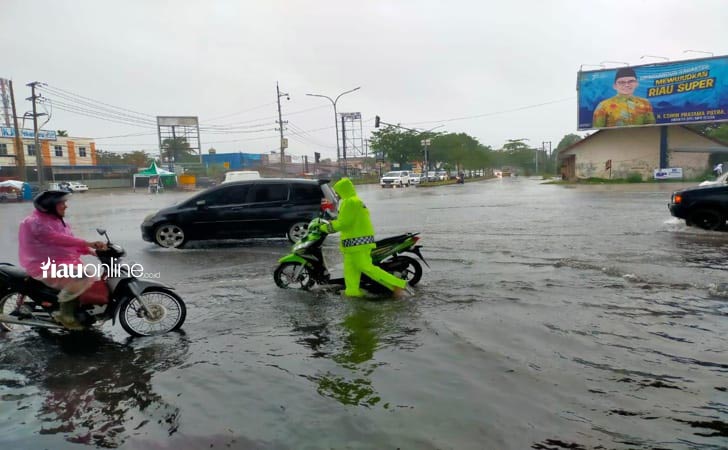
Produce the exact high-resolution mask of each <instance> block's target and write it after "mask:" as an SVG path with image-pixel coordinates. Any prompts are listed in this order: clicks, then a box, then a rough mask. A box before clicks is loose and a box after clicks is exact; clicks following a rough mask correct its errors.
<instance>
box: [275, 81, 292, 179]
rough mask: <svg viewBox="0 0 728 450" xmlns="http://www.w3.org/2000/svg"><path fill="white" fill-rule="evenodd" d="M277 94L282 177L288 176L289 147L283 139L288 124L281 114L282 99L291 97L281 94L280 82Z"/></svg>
mask: <svg viewBox="0 0 728 450" xmlns="http://www.w3.org/2000/svg"><path fill="white" fill-rule="evenodd" d="M276 93H277V94H278V126H279V127H280V128H278V130H279V131H280V132H281V177H285V176H286V159H285V158H286V157H285V151H286V147H287V146H288V145H287V143H286V141H285V140H284V139H283V124H284V123H288V122H283V114H282V113H281V97H286V98H287V99H288V100H290V99H291V97H289V96H288V94H287V93H285V92H284V93H282V94H281V89H280V88H279V87H278V82H277V81H276Z"/></svg>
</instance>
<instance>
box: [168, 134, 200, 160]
mask: <svg viewBox="0 0 728 450" xmlns="http://www.w3.org/2000/svg"><path fill="white" fill-rule="evenodd" d="M162 154H163V155H164V156H165V157H166V158H173V159H174V161H175V162H199V161H200V157H199V156H198V155H197V153H195V151H194V150H193V149H191V148H190V144H189V142H187V139H185V138H183V137H176V138H168V139H165V140H164V141H162Z"/></svg>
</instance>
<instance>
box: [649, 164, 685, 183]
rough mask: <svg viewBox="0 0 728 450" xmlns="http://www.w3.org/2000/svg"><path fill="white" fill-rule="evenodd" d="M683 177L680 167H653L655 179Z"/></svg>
mask: <svg viewBox="0 0 728 450" xmlns="http://www.w3.org/2000/svg"><path fill="white" fill-rule="evenodd" d="M682 177H683V171H682V168H680V167H671V168H669V169H655V180H668V179H679V180H681V179H682Z"/></svg>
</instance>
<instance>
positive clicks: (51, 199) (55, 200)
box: [33, 190, 71, 216]
mask: <svg viewBox="0 0 728 450" xmlns="http://www.w3.org/2000/svg"><path fill="white" fill-rule="evenodd" d="M69 195H71V194H69V193H68V192H66V191H57V190H51V191H43V192H41V193H40V194H38V195H36V196H35V198H34V199H33V206H35V209H37V210H38V211H40V212H42V213H46V214H53V215H54V216H55V215H57V213H56V205H57V204H59V203H60V202H62V201H64V200H66V199H67V198H68V196H69Z"/></svg>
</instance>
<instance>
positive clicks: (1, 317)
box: [0, 314, 65, 330]
mask: <svg viewBox="0 0 728 450" xmlns="http://www.w3.org/2000/svg"><path fill="white" fill-rule="evenodd" d="M0 322H5V323H14V324H16V325H27V326H29V327H43V328H56V329H60V330H64V329H65V328H63V326H62V325H58V324H56V323H51V322H44V321H42V320H32V319H16V318H15V317H13V316H8V315H5V314H0Z"/></svg>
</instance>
